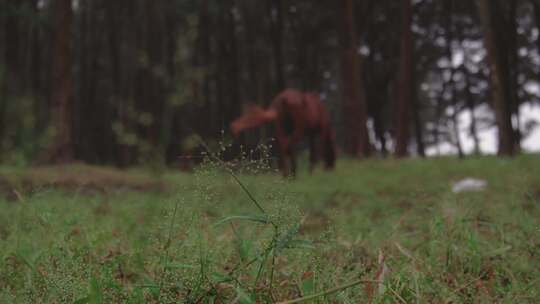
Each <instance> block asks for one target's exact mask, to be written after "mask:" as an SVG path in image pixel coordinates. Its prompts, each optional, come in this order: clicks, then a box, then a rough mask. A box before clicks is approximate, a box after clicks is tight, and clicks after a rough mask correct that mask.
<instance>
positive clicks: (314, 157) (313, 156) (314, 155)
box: [309, 134, 320, 173]
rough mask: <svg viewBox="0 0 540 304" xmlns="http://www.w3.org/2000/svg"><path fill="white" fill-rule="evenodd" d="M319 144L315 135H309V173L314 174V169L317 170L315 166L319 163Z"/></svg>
mask: <svg viewBox="0 0 540 304" xmlns="http://www.w3.org/2000/svg"><path fill="white" fill-rule="evenodd" d="M318 144H319V143H318V142H317V140H316V138H315V136H314V135H312V134H310V135H309V173H313V169H315V165H316V164H317V161H318V160H319V151H320V149H319V146H318Z"/></svg>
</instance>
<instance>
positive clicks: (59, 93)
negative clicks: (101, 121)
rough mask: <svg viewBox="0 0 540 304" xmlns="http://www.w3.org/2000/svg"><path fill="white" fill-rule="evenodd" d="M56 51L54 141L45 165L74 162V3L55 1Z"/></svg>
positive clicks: (53, 84) (53, 77)
mask: <svg viewBox="0 0 540 304" xmlns="http://www.w3.org/2000/svg"><path fill="white" fill-rule="evenodd" d="M53 12H54V40H53V41H54V42H53V43H54V49H53V58H52V81H53V83H52V93H51V102H52V109H51V119H52V121H51V125H52V127H53V130H54V136H53V142H52V143H51V145H50V146H49V148H48V150H47V154H46V156H45V161H46V162H53V163H59V162H67V161H70V160H72V159H73V147H72V140H71V127H72V121H71V120H72V119H71V98H72V75H71V66H72V62H71V60H72V58H71V55H72V54H71V40H72V36H71V35H72V33H71V29H72V21H73V11H72V7H71V0H57V1H54V2H53Z"/></svg>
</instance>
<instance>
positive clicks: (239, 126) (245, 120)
mask: <svg viewBox="0 0 540 304" xmlns="http://www.w3.org/2000/svg"><path fill="white" fill-rule="evenodd" d="M276 117H277V113H276V111H275V110H274V109H268V110H265V109H263V108H262V107H260V106H257V105H253V104H248V105H244V109H243V111H242V116H240V117H239V118H237V119H236V120H234V121H233V122H232V123H231V132H232V134H233V135H234V136H235V137H236V136H238V135H239V134H240V133H241V132H242V131H244V130H247V129H252V128H256V127H258V126H260V125H263V124H265V123H267V122H270V121H273V120H274V119H275V118H276Z"/></svg>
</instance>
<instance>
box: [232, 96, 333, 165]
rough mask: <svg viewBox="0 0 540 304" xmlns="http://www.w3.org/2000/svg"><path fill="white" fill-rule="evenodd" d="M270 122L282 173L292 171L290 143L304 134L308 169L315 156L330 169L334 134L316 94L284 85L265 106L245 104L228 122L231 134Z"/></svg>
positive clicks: (314, 162)
mask: <svg viewBox="0 0 540 304" xmlns="http://www.w3.org/2000/svg"><path fill="white" fill-rule="evenodd" d="M270 122H274V123H275V127H276V138H277V142H278V146H279V152H280V161H279V165H280V168H281V170H282V171H283V174H284V175H288V174H289V164H288V163H289V162H290V169H291V173H292V175H295V174H296V155H295V149H294V146H295V145H296V144H298V142H299V141H300V140H301V139H302V138H304V137H307V139H308V142H309V150H310V151H309V152H310V157H309V160H310V167H309V169H310V172H312V171H313V168H314V166H315V164H316V163H317V161H318V159H319V156H322V157H323V159H324V162H325V167H326V168H327V169H331V168H333V167H334V165H335V161H336V147H335V134H334V130H333V129H332V126H331V125H330V118H329V116H328V113H327V112H326V109H325V108H324V105H323V104H322V103H321V101H320V99H319V97H318V96H317V95H316V94H313V93H306V92H301V91H298V90H294V89H287V90H285V91H283V92H281V93H280V94H279V95H278V96H277V97H276V98H274V100H273V101H272V103H271V104H270V106H269V107H268V109H263V108H261V107H259V106H255V105H249V106H247V107H245V109H244V113H243V114H242V116H241V117H239V118H238V119H236V120H235V121H234V122H233V123H232V124H231V131H232V133H233V135H234V136H238V134H240V132H242V131H244V130H246V129H251V128H255V127H258V126H261V125H263V124H266V123H270Z"/></svg>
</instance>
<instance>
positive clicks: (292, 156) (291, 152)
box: [289, 145, 296, 177]
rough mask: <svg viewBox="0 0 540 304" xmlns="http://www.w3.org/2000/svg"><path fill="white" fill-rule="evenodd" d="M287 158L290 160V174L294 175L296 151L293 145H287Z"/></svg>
mask: <svg viewBox="0 0 540 304" xmlns="http://www.w3.org/2000/svg"><path fill="white" fill-rule="evenodd" d="M289 160H290V161H291V175H292V176H293V177H295V176H296V151H295V149H294V145H289Z"/></svg>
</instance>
